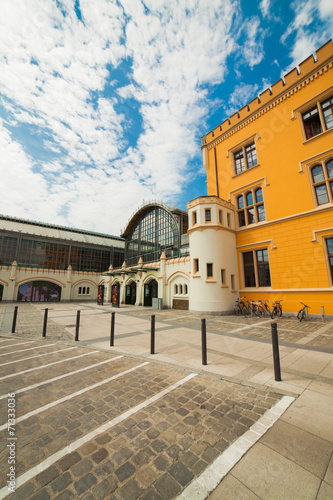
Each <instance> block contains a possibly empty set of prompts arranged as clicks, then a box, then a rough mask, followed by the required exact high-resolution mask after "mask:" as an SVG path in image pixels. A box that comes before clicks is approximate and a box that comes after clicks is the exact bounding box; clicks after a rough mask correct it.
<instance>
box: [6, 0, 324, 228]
mask: <svg viewBox="0 0 333 500" xmlns="http://www.w3.org/2000/svg"><path fill="white" fill-rule="evenodd" d="M332 33H333V1H332V0H294V1H289V0H288V1H286V0H261V1H254V0H211V1H208V0H145V1H141V0H94V1H91V0H29V1H27V0H1V17H0V174H1V176H0V179H1V181H0V182H1V190H0V193H1V198H0V213H1V214H3V215H9V216H13V217H18V218H24V219H32V220H36V221H40V222H47V223H52V224H59V225H64V226H70V227H76V228H80V229H85V230H91V231H97V232H101V233H108V234H113V235H116V236H119V234H120V233H121V231H122V230H123V229H125V227H126V224H127V222H128V221H129V219H130V218H131V216H132V215H133V214H134V213H135V212H136V210H137V209H138V208H139V207H140V206H141V205H142V204H144V203H147V202H149V201H153V200H157V201H159V202H163V203H166V204H168V205H175V206H176V207H177V208H180V209H183V210H186V203H187V202H188V201H189V200H192V199H194V198H196V197H198V196H205V195H206V194H207V189H206V183H205V179H206V177H205V170H204V168H203V162H202V152H201V136H203V135H204V134H206V133H207V132H209V131H210V130H212V129H213V128H214V127H216V126H218V125H219V124H220V123H221V122H222V121H223V120H224V119H225V118H227V117H228V116H230V115H231V114H233V113H234V112H235V111H237V110H238V109H240V108H241V107H243V106H244V105H245V104H247V103H248V102H249V101H251V100H252V99H253V98H254V97H256V96H257V95H258V94H259V93H261V92H262V91H263V90H265V89H266V88H267V87H269V86H270V85H271V84H273V83H274V82H276V81H277V80H278V79H279V78H281V77H282V76H283V75H284V74H286V73H287V72H288V71H289V70H290V69H292V68H294V67H295V66H297V65H298V64H299V63H300V62H302V61H303V60H304V59H306V58H307V57H308V56H309V55H310V54H311V53H314V52H315V50H316V49H318V48H319V47H320V46H321V45H323V44H324V43H325V42H327V41H328V40H329V39H330V38H332Z"/></svg>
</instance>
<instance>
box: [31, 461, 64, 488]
mask: <svg viewBox="0 0 333 500" xmlns="http://www.w3.org/2000/svg"><path fill="white" fill-rule="evenodd" d="M58 476H59V470H58V469H57V467H56V466H55V465H53V466H52V467H49V468H48V469H46V470H45V471H43V472H41V473H40V474H38V475H37V476H36V481H37V482H38V483H39V484H40V485H41V486H45V485H46V484H48V483H50V482H51V481H53V480H54V479H55V478H56V477H58Z"/></svg>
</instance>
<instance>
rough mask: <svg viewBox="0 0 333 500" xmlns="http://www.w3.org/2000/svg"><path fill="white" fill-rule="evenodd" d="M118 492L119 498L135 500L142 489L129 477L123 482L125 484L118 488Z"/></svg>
mask: <svg viewBox="0 0 333 500" xmlns="http://www.w3.org/2000/svg"><path fill="white" fill-rule="evenodd" d="M118 494H119V496H120V498H124V499H126V500H137V499H138V498H139V497H140V496H141V494H142V489H141V488H140V487H139V485H138V483H137V482H136V481H135V479H131V480H130V481H128V483H126V484H125V486H123V487H122V488H120V489H119V492H118Z"/></svg>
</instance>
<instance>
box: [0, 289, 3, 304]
mask: <svg viewBox="0 0 333 500" xmlns="http://www.w3.org/2000/svg"><path fill="white" fill-rule="evenodd" d="M2 293H3V285H0V302H1V301H2Z"/></svg>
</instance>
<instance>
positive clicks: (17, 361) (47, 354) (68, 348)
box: [0, 344, 73, 368]
mask: <svg viewBox="0 0 333 500" xmlns="http://www.w3.org/2000/svg"><path fill="white" fill-rule="evenodd" d="M53 345H55V344H53ZM70 349H73V347H66V348H65V349H59V350H58V351H51V352H44V353H43V354H36V356H30V358H23V359H15V361H8V362H7V363H1V365H0V368H1V367H2V366H6V365H12V364H14V363H22V361H27V360H28V359H34V358H40V357H41V356H51V354H56V353H57V352H63V351H69V350H70ZM8 354H11V353H8ZM40 368H41V367H40Z"/></svg>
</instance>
